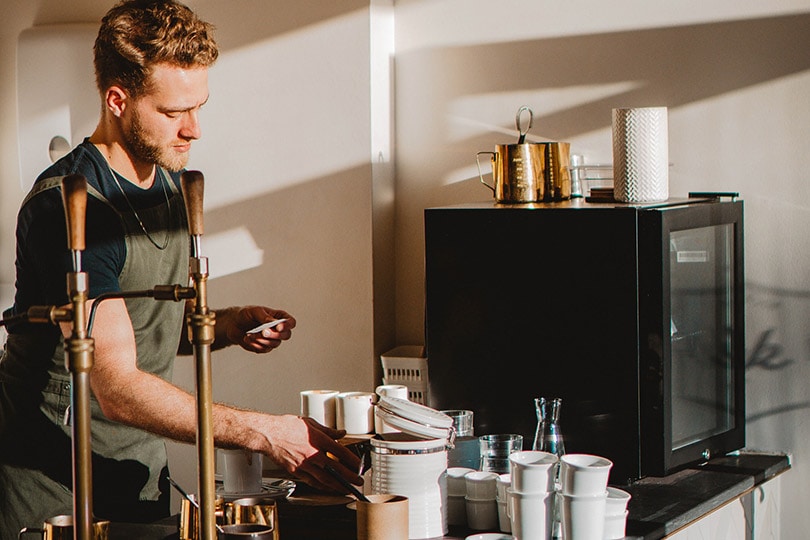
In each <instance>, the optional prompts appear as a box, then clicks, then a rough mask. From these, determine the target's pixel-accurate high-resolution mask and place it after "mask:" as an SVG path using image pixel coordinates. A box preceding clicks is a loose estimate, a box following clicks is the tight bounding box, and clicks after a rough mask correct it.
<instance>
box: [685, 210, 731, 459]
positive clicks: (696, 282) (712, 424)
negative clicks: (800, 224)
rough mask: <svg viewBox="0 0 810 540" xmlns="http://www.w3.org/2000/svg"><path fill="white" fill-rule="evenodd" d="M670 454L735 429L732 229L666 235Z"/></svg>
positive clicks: (717, 226)
mask: <svg viewBox="0 0 810 540" xmlns="http://www.w3.org/2000/svg"><path fill="white" fill-rule="evenodd" d="M669 240H670V242H669V245H670V293H671V312H670V316H671V328H670V331H671V335H670V339H671V346H672V347H671V350H672V362H671V366H672V386H671V392H672V395H671V399H672V402H671V403H672V425H671V429H672V450H677V449H678V448H682V447H684V446H687V445H689V444H691V443H694V442H696V441H700V440H703V439H705V438H707V437H711V436H713V435H716V434H720V433H723V432H725V431H727V430H728V429H729V428H731V427H733V424H734V384H733V377H732V375H733V363H732V331H731V330H732V326H733V316H734V309H733V308H734V306H733V301H734V291H733V286H734V281H733V278H734V268H733V265H734V258H733V255H734V251H733V250H734V244H733V242H734V225H733V224H724V225H716V226H709V227H700V228H695V229H686V230H679V231H672V232H671V233H670V238H669Z"/></svg>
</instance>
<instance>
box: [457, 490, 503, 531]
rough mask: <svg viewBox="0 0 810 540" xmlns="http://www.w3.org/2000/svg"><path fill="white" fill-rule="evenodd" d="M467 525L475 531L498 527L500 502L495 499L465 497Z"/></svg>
mask: <svg viewBox="0 0 810 540" xmlns="http://www.w3.org/2000/svg"><path fill="white" fill-rule="evenodd" d="M464 502H465V503H466V508H467V527H469V528H470V529H472V530H474V531H491V530H494V529H497V528H498V503H497V502H496V501H495V499H494V498H493V499H489V500H484V499H470V498H469V497H465V499H464Z"/></svg>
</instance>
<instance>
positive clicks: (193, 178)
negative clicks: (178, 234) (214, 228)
mask: <svg viewBox="0 0 810 540" xmlns="http://www.w3.org/2000/svg"><path fill="white" fill-rule="evenodd" d="M203 182H204V179H203V173H201V172H200V171H183V174H182V175H181V176H180V187H181V188H182V189H183V199H184V200H185V201H186V213H187V214H188V230H189V233H190V234H191V235H192V236H198V235H201V234H202V233H203V187H204V186H203Z"/></svg>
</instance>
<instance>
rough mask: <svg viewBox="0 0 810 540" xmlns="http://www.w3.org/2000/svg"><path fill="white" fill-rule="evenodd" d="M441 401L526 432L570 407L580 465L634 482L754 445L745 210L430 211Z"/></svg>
mask: <svg viewBox="0 0 810 540" xmlns="http://www.w3.org/2000/svg"><path fill="white" fill-rule="evenodd" d="M425 279H426V283H425V285H426V299H425V302H426V305H425V308H426V311H425V326H426V328H425V332H426V352H427V358H428V366H429V396H430V401H429V405H430V406H431V407H433V408H435V409H439V410H445V409H470V410H473V411H474V419H475V426H474V427H475V434H476V435H485V434H492V433H520V434H522V435H523V437H524V449H531V447H532V443H533V439H534V436H535V428H536V426H537V416H536V413H535V406H534V398H536V397H545V398H561V399H562V408H561V416H560V427H561V430H562V433H563V435H564V437H565V445H566V451H567V452H568V453H588V454H596V455H600V456H604V457H607V458H609V459H610V460H612V461H613V464H614V465H613V468H612V471H611V476H610V482H611V483H613V484H618V485H621V484H625V483H627V482H630V481H633V480H636V479H639V478H642V477H645V476H664V475H667V474H669V473H671V472H673V471H675V470H677V469H679V468H683V467H685V466H688V465H692V464H696V463H699V462H702V461H706V460H708V459H710V458H711V457H713V456H719V455H722V454H725V453H728V452H730V451H733V450H737V449H740V448H742V447H743V446H744V444H745V420H744V418H745V390H744V362H745V350H744V349H745V343H744V342H745V329H744V326H745V323H744V283H743V279H744V269H743V203H742V201H740V200H737V199H736V197H725V196H723V197H719V196H701V197H695V198H692V197H690V198H688V199H678V200H674V199H672V200H668V201H666V202H663V203H658V204H647V205H629V204H620V203H602V202H599V203H589V202H585V201H583V200H582V199H574V200H571V201H564V202H559V203H542V204H524V205H500V204H494V203H482V204H468V205H458V206H449V207H443V208H429V209H426V210H425Z"/></svg>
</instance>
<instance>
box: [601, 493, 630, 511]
mask: <svg viewBox="0 0 810 540" xmlns="http://www.w3.org/2000/svg"><path fill="white" fill-rule="evenodd" d="M629 502H630V494H629V493H627V492H626V491H624V490H621V489H619V488H615V487H611V486H608V488H607V501H606V503H605V515H606V516H623V515H624V512H625V510H627V503H629Z"/></svg>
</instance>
